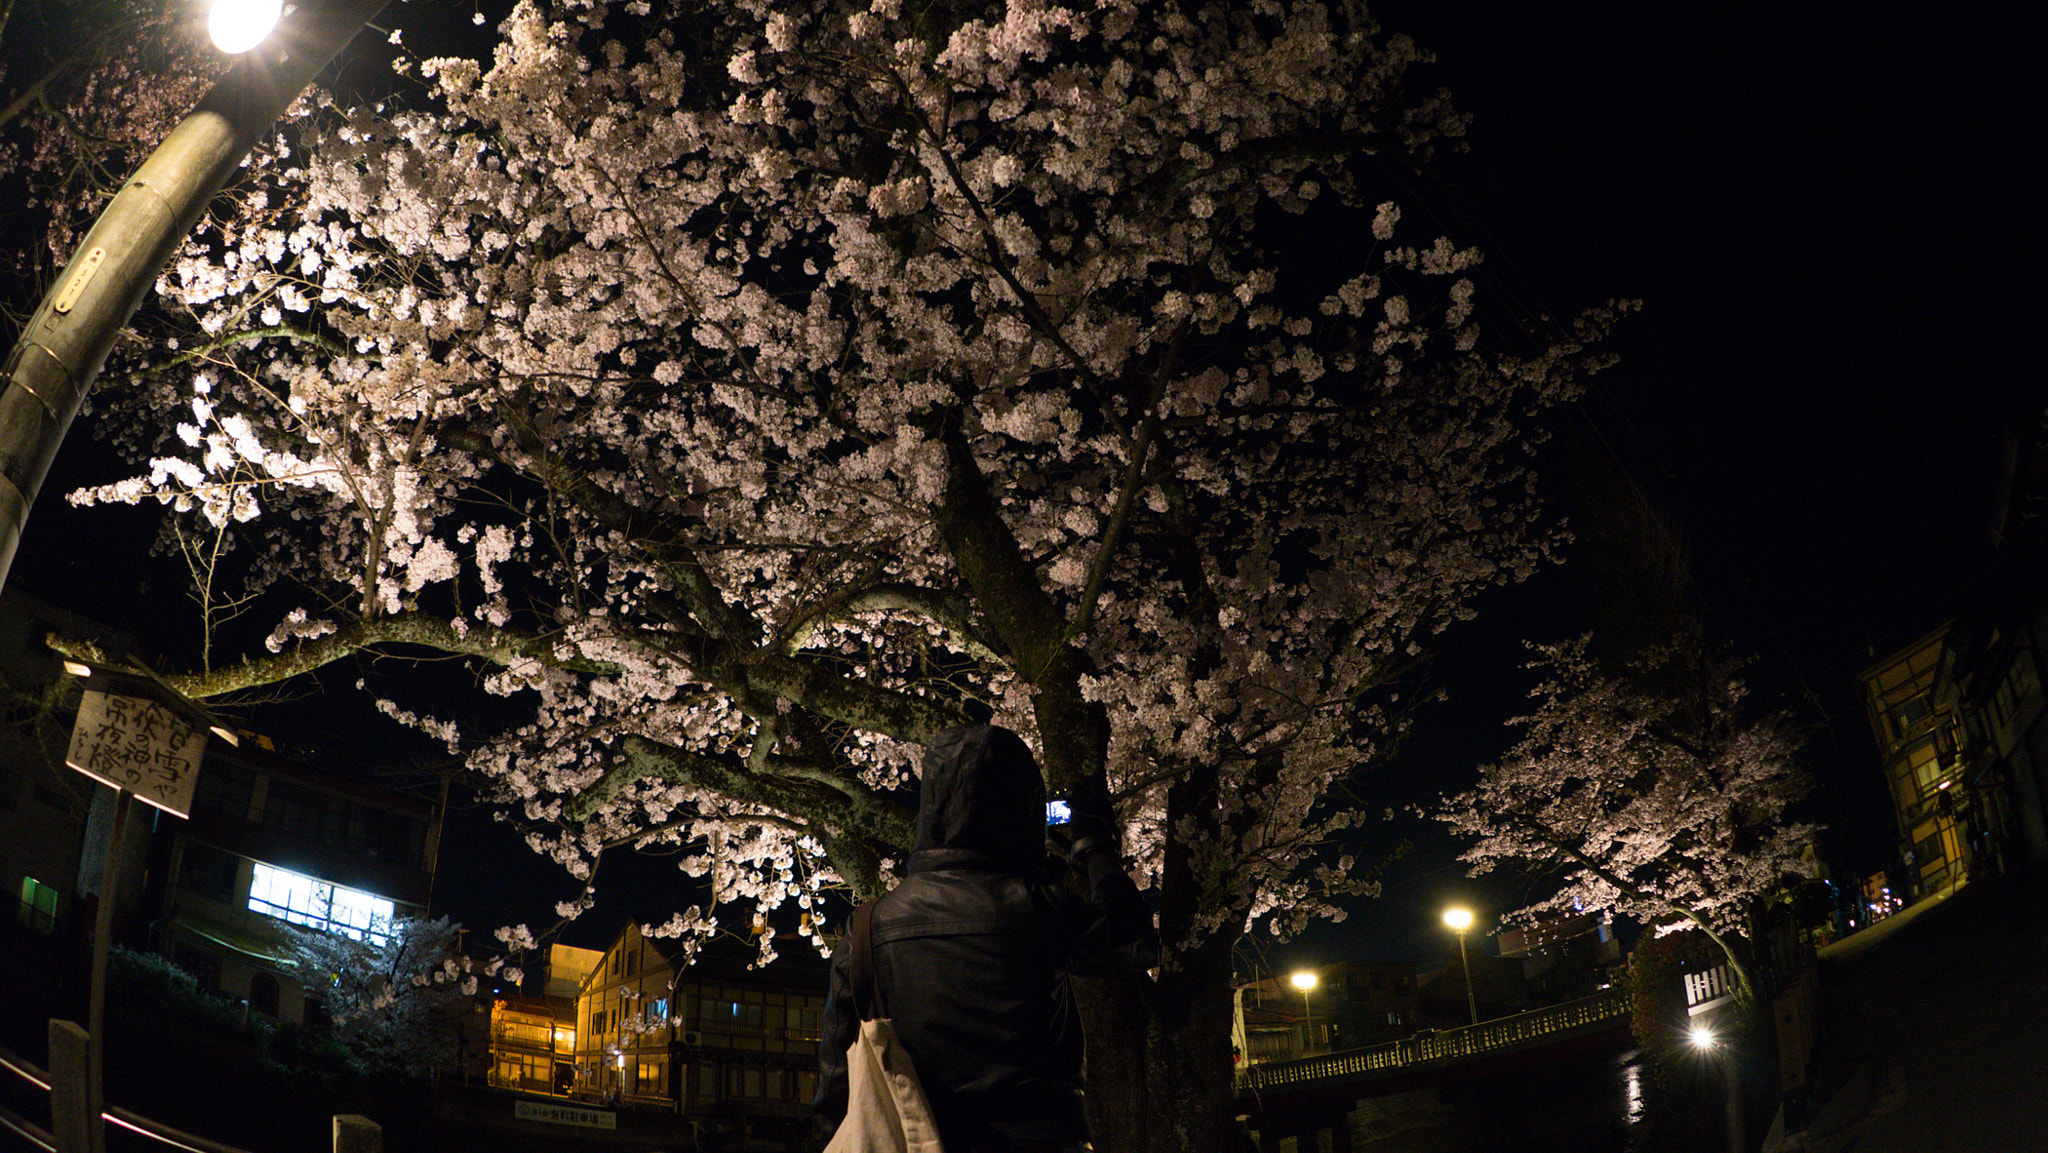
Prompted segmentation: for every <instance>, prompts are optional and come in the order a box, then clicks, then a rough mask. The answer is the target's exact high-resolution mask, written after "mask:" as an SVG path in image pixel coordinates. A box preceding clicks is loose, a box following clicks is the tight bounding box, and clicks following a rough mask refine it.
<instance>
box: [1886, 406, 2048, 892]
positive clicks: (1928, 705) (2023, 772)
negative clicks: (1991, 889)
mask: <svg viewBox="0 0 2048 1153" xmlns="http://www.w3.org/2000/svg"><path fill="white" fill-rule="evenodd" d="M1989 528H1990V536H1991V539H1992V542H1993V544H1994V545H1995V547H1996V557H1995V560H1994V562H1993V563H1992V565H1991V567H1990V568H1989V570H1988V571H1987V572H1986V573H1985V574H1984V578H1985V579H1984V580H1983V581H1982V582H1981V584H1980V586H1979V588H1978V591H1977V594H1976V595H1975V596H1974V597H1973V598H1972V599H1971V600H1970V601H1969V603H1968V604H1967V605H1965V606H1964V608H1963V610H1962V611H1961V612H1960V613H1958V614H1957V616H1956V617H1955V618H1954V619H1953V620H1951V621H1950V622H1948V623H1947V624H1945V625H1943V626H1942V627H1941V628H1939V629H1937V630H1935V631H1934V632H1932V633H1930V634H1928V635H1927V636H1925V637H1922V638H1920V639H1919V640H1917V641H1915V642H1913V643H1912V644H1910V645H1908V646H1906V647H1905V648H1903V649H1901V650H1899V651H1898V652H1896V653H1893V654H1892V655H1890V656H1888V657H1886V658H1884V659H1883V660H1881V661H1878V662H1877V663H1876V664H1874V665H1872V666H1871V668H1870V669H1868V670H1867V671H1865V673H1864V674H1863V681H1864V690H1865V699H1866V701H1867V702H1868V707H1869V710H1870V723H1871V728H1872V730H1873V731H1874V732H1875V733H1876V735H1877V741H1878V748H1879V749H1880V751H1881V753H1882V755H1883V757H1884V765H1885V774H1886V779H1887V782H1888V783H1889V784H1890V786H1891V796H1892V806H1893V811H1894V812H1895V814H1896V815H1897V818H1898V824H1899V831H1900V836H1901V841H1902V844H1901V850H1900V855H1901V857H1902V859H1903V860H1904V861H1906V862H1907V863H1908V865H1909V869H1908V873H1909V876H1908V877H1907V878H1904V879H1905V880H1907V881H1908V884H1909V887H1910V888H1911V890H1912V891H1911V892H1910V893H1908V894H1904V895H1906V896H1909V897H1918V896H1920V895H1922V894H1924V893H1926V892H1928V891H1930V890H1932V889H1935V888H1938V887H1940V886H1942V885H1945V884H1952V883H1954V882H1955V881H1957V880H1959V879H1962V878H1963V877H1966V876H1968V875H1972V874H1982V873H2000V872H2005V871H2009V870H2011V869H2013V868H2015V867H2017V866H2018V865H2020V864H2021V863H2026V864H2031V865H2037V866H2038V865H2041V864H2048V697H2044V693H2043V685H2044V684H2048V422H2038V421H2037V422H2036V423H2035V425H2034V427H2033V428H2032V430H2031V431H2030V432H2029V433H2027V434H2026V435H2025V436H2018V437H2015V438H2013V439H2012V441H2011V442H2010V443H2009V444H2008V452H2007V454H2006V457H2005V460H2004V467H2003V469H2002V472H2001V476H2000V485H1999V492H1998V498H1997V500H1996V501H1995V503H1994V507H1993V510H1992V516H1991V518H1990V526H1989ZM1893 895H1894V896H1898V895H1900V894H1893Z"/></svg>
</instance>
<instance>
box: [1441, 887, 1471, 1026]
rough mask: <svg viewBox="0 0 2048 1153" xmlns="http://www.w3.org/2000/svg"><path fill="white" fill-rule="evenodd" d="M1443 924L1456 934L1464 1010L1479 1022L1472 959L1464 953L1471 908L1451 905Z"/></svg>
mask: <svg viewBox="0 0 2048 1153" xmlns="http://www.w3.org/2000/svg"><path fill="white" fill-rule="evenodd" d="M1444 924H1446V925H1448V926H1450V929H1451V932H1453V933H1456V934H1457V935H1458V963H1459V965H1461V966H1462V967H1463V968H1464V970H1465V1010H1466V1011H1467V1012H1468V1013H1470V1014H1471V1015H1472V1023H1473V1024H1474V1025H1477V1024H1478V1023H1479V999H1478V998H1477V997H1475V996H1474V995H1473V993H1472V959H1471V958H1470V957H1468V956H1466V954H1465V930H1467V929H1470V928H1471V927H1472V910H1470V909H1467V908H1465V907H1464V906H1462V905H1453V906H1451V907H1450V908H1448V909H1445V910H1444Z"/></svg>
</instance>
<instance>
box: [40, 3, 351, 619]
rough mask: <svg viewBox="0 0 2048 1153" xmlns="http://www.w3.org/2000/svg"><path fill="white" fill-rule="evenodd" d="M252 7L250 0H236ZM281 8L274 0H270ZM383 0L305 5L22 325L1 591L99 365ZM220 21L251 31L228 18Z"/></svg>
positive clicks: (138, 176) (166, 144) (168, 147)
mask: <svg viewBox="0 0 2048 1153" xmlns="http://www.w3.org/2000/svg"><path fill="white" fill-rule="evenodd" d="M232 2H236V3H247V2H249V0H232ZM272 2H273V3H274V0H272ZM383 6H384V0H327V2H326V3H318V2H311V0H306V2H302V3H300V4H299V5H298V7H297V8H295V9H293V11H292V15H291V19H290V20H289V21H287V22H286V23H285V25H284V26H283V27H282V28H280V29H279V30H278V31H277V33H276V34H275V35H272V36H268V37H264V36H257V37H256V38H255V39H254V40H252V41H249V47H250V48H251V49H257V48H260V49H261V50H260V51H254V50H252V51H249V52H247V53H246V54H245V55H244V56H243V58H242V60H241V61H240V62H239V63H237V64H236V65H235V67H234V68H233V69H231V70H230V71H229V72H228V74H227V75H226V76H225V77H223V78H222V79H221V81H220V83H218V84H216V85H214V86H213V89H212V91H210V92H208V93H207V94H206V97H205V98H204V99H202V100H201V101H200V102H199V106H198V107H197V108H194V109H193V110H192V112H191V114H190V115H188V116H186V117H185V119H184V120H182V121H180V122H179V123H178V126H177V127H175V128H173V129H171V131H170V134H169V135H168V136H166V137H164V141H163V143H162V144H160V145H158V146H157V149H156V151H155V152H152V153H150V156H149V159H147V160H145V161H143V162H142V167H140V168H138V169H136V170H135V175H133V176H131V177H129V178H128V183H126V184H124V185H122V186H121V190H120V191H119V192H117V193H115V194H114V198H113V199H112V200H110V201H108V202H107V206H106V208H105V209H103V210H101V212H100V215H99V219H98V220H96V221H94V222H93V226H92V230H91V231H90V232H88V233H86V235H85V239H84V240H82V241H80V242H79V245H78V250H77V251H76V252H75V253H73V254H72V257H71V260H70V262H69V263H67V264H66V265H65V266H64V272H63V274H62V275H60V276H59V277H58V278H57V280H56V282H55V283H54V284H53V285H52V287H51V290H50V293H49V295H47V296H45V297H44V298H43V302H42V304H41V305H39V306H38V307H37V308H36V311H35V314H34V315H33V316H31V317H30V318H29V322H28V324H27V325H26V326H24V327H23V328H22V330H21V335H20V338H19V339H18V340H17V341H16V342H15V345H14V349H13V351H12V352H11V353H9V354H8V357H7V360H6V362H5V367H4V369H0V372H4V373H5V375H6V378H7V379H6V381H5V383H4V385H0V587H4V586H5V585H6V583H7V573H8V570H9V569H11V568H13V567H14V553H15V550H16V548H17V547H19V546H20V544H21V532H22V528H23V526H24V525H25V524H26V522H27V520H28V514H29V509H30V508H31V507H33V506H34V504H35V500H36V492H37V491H38V490H39V489H41V488H42V486H43V478H44V477H46V476H47V475H48V474H49V471H50V462H51V461H52V460H54V459H55V458H56V456H57V449H58V448H59V447H60V446H61V445H62V444H63V443H64V434H65V432H66V431H68V430H69V429H70V427H71V420H72V418H73V417H75V416H77V415H78V409H79V406H80V405H82V404H83V403H84V402H85V395H86V393H87V392H89V391H91V389H92V384H93V380H94V379H95V378H96V377H98V376H99V372H100V365H101V364H103V363H104V362H105V361H106V359H107V353H108V351H109V350H111V349H112V348H113V346H114V340H115V338H116V337H117V336H119V335H120V332H121V329H122V328H123V327H124V326H126V325H127V323H128V318H129V317H131V316H133V315H134V314H135V310H136V308H137V307H139V306H140V305H141V303H142V300H143V298H144V297H145V296H148V295H149V290H150V286H151V285H153V284H155V283H156V278H157V276H158V275H159V274H161V273H162V272H163V270H164V266H165V265H166V264H169V263H170V259H171V256H172V255H173V254H175V253H176V252H177V251H178V249H179V248H180V247H181V246H183V244H184V243H185V237H186V236H187V234H189V233H190V232H191V231H192V226H193V225H194V224H196V223H197V222H198V220H199V217H200V215H201V214H202V213H204V212H205V211H206V205H207V203H208V202H209V201H211V200H212V199H213V197H214V194H215V193H217V192H219V191H220V190H221V188H222V187H223V186H225V185H226V184H227V182H228V180H229V179H230V178H231V177H233V176H234V174H235V172H236V171H237V170H238V169H239V168H240V167H241V164H242V160H243V158H244V157H246V156H248V155H249V151H250V149H252V148H254V147H255V146H256V141H257V140H259V139H261V138H262V137H264V136H265V135H267V134H268V133H269V132H270V130H271V128H272V127H273V126H274V125H275V124H276V123H277V118H278V117H279V116H282V115H283V114H284V110H285V109H287V108H289V107H291V104H292V101H294V100H297V99H298V97H299V93H300V92H302V91H304V90H305V88H306V85H308V84H310V83H312V81H313V77H314V76H316V75H318V74H319V72H320V70H321V69H323V68H325V67H326V66H327V63H328V61H330V60H333V59H334V57H335V56H336V55H337V54H338V53H339V52H340V51H341V48H342V46H343V45H344V44H347V43H348V41H349V40H350V39H351V38H352V37H353V36H354V35H355V34H356V32H357V30H359V29H361V28H362V26H363V25H364V24H365V23H367V22H368V21H369V19H370V18H371V17H373V16H375V15H376V14H377V10H378V9H380V8H382V7H383ZM209 23H210V24H220V25H225V26H227V27H229V28H236V27H241V28H243V29H244V31H243V34H242V36H241V37H240V39H242V40H247V39H248V31H247V27H246V26H245V25H243V24H241V23H240V22H238V21H234V20H230V19H228V18H227V17H226V16H220V17H217V18H215V19H210V20H209Z"/></svg>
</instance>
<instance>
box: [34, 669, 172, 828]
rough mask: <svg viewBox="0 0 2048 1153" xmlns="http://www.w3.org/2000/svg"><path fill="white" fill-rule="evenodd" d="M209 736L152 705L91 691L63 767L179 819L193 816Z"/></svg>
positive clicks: (82, 706)
mask: <svg viewBox="0 0 2048 1153" xmlns="http://www.w3.org/2000/svg"><path fill="white" fill-rule="evenodd" d="M205 755H206V734H205V733H202V732H200V731H199V730H197V729H194V728H193V727H192V726H191V725H188V724H186V723H185V721H184V720H183V719H181V718H180V717H179V716H178V714H176V713H174V712H172V711H171V710H170V709H167V708H165V707H164V706H162V705H160V704H157V703H155V702H154V701H145V700H138V699H136V698H134V697H119V696H114V695H112V694H109V693H101V692H91V691H88V692H87V693H86V694H85V696H84V698H83V699H82V700H80V701H79V703H78V723H77V724H76V725H74V726H73V727H72V730H71V748H70V751H69V752H68V753H66V755H65V758H64V759H65V762H66V763H67V764H69V765H70V766H71V767H72V768H74V769H77V770H78V771H79V772H81V773H84V774H85V775H86V776H88V777H93V778H95V779H97V780H100V781H103V782H105V783H107V784H109V785H112V786H114V787H115V788H117V789H126V790H128V791H129V792H131V793H134V794H135V795H136V796H137V797H139V798H141V799H142V800H144V801H147V802H149V803H150V804H152V805H155V806H157V807H158V808H160V809H166V810H168V811H170V812H173V813H176V814H177V815H179V816H181V817H183V816H189V815H190V814H191V812H192V792H193V788H194V787H195V786H196V785H197V784H198V781H199V762H200V759H201V758H202V757H204V756H205Z"/></svg>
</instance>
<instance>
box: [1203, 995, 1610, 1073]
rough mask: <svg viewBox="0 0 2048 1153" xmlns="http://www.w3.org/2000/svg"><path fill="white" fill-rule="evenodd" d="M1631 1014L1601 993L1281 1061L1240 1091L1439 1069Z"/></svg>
mask: <svg viewBox="0 0 2048 1153" xmlns="http://www.w3.org/2000/svg"><path fill="white" fill-rule="evenodd" d="M1627 1012H1628V1001H1627V997H1626V996H1625V995H1624V994H1623V993H1622V992H1621V991H1620V990H1618V989H1617V990H1610V991H1608V992H1604V993H1596V994H1594V995H1593V996H1591V997H1582V998H1580V999H1579V1000H1577V1001H1567V1002H1566V1003H1564V1004H1562V1005H1552V1006H1550V1007H1548V1008H1544V1009H1532V1010H1530V1011H1529V1012H1526V1013H1517V1014H1515V1015H1514V1016H1512V1017H1501V1018H1497V1019H1495V1020H1492V1021H1481V1022H1480V1023H1479V1024H1477V1025H1462V1026H1460V1027H1458V1028H1456V1029H1450V1030H1446V1031H1444V1032H1442V1033H1436V1034H1428V1035H1422V1034H1418V1035H1417V1036H1414V1037H1407V1038H1403V1039H1402V1040H1399V1041H1389V1042H1387V1043H1385V1044H1381V1045H1368V1046H1365V1047H1363V1048H1359V1049H1346V1050H1343V1051H1341V1052H1337V1053H1326V1054H1323V1055H1322V1056H1320V1057H1304V1058H1300V1059H1297V1060H1293V1061H1278V1062H1273V1063H1270V1064H1263V1065H1256V1066H1252V1067H1249V1068H1244V1069H1240V1070H1238V1071H1237V1074H1236V1077H1235V1081H1236V1087H1237V1088H1238V1089H1270V1088H1276V1087H1278V1086H1281V1085H1299V1084H1302V1083H1304V1082H1309V1081H1323V1080H1327V1079H1329V1078H1332V1077H1347V1076H1359V1075H1362V1074H1367V1073H1375V1072H1380V1071H1383V1070H1390V1069H1398V1068H1402V1067H1404V1066H1414V1065H1433V1064H1437V1063H1440V1062H1447V1061H1453V1060H1457V1059H1460V1058H1464V1057H1478V1056H1481V1055H1484V1054H1486V1053H1491V1052H1499V1051H1501V1050H1504V1049H1508V1048H1512V1047H1515V1046H1518V1045H1521V1044H1523V1043H1525V1042H1528V1041H1535V1040H1539V1039H1541V1038H1543V1037H1547V1036H1550V1035H1552V1034H1556V1033H1561V1032H1565V1031H1568V1030H1572V1029H1579V1028H1583V1027H1584V1026H1587V1025H1591V1024H1596V1023H1598V1022H1601V1021H1606V1020H1611V1019H1613V1018H1615V1017H1620V1016H1623V1015H1624V1014H1626V1013H1627Z"/></svg>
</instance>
